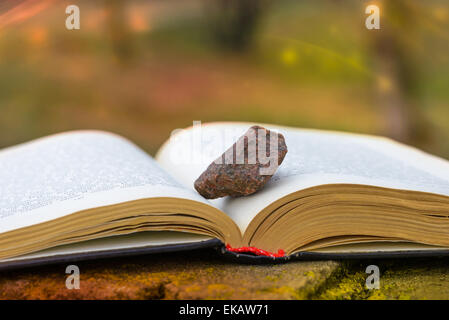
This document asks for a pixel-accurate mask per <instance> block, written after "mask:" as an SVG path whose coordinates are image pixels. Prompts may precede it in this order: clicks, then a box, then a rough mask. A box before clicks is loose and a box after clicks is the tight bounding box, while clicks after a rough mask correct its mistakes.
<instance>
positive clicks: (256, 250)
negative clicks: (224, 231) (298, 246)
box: [226, 244, 285, 258]
mask: <svg viewBox="0 0 449 320" xmlns="http://www.w3.org/2000/svg"><path fill="white" fill-rule="evenodd" d="M226 250H228V251H231V252H235V253H253V254H255V255H257V256H265V257H272V258H281V257H285V252H284V250H282V249H279V250H278V252H277V253H275V252H269V251H266V250H262V249H259V248H256V247H240V248H232V247H231V246H230V245H229V244H227V245H226Z"/></svg>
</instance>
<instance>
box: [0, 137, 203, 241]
mask: <svg viewBox="0 0 449 320" xmlns="http://www.w3.org/2000/svg"><path fill="white" fill-rule="evenodd" d="M0 172H1V179H0V194H1V197H0V233H3V232H7V231H11V230H15V229H18V228H23V227H27V226H31V225H35V224H38V223H41V222H46V221H49V220H52V219H56V218H60V217H62V216H65V215H68V214H71V213H74V212H78V211H81V210H86V209H91V208H96V207H101V206H106V205H111V204H117V203H121V202H126V201H132V200H138V199H144V198H152V197H174V198H183V199H190V200H195V201H199V202H203V203H207V201H206V200H204V199H203V198H202V197H200V196H199V195H197V194H195V193H194V192H193V191H191V190H188V189H186V188H185V187H182V186H181V185H180V184H179V183H177V182H176V181H175V179H174V178H172V177H171V176H170V175H169V174H167V173H166V172H165V171H164V170H163V169H161V168H160V167H159V165H158V164H157V163H156V162H155V161H154V160H153V159H152V158H151V157H150V156H149V155H147V154H146V153H145V152H143V151H142V150H141V149H139V148H138V147H137V146H135V145H134V144H132V143H131V142H129V141H127V140H126V139H124V138H122V137H120V136H116V135H114V134H110V133H106V132H101V131H75V132H68V133H62V134H57V135H53V136H50V137H46V138H42V139H38V140H35V141H32V142H29V143H25V144H22V145H19V146H15V147H11V148H7V149H4V150H2V151H0Z"/></svg>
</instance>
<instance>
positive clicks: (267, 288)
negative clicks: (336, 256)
mask: <svg viewBox="0 0 449 320" xmlns="http://www.w3.org/2000/svg"><path fill="white" fill-rule="evenodd" d="M75 264H76V263H75ZM77 265H78V267H79V268H80V274H81V277H80V280H81V281H80V289H79V290H68V289H67V288H66V286H65V281H66V278H67V276H68V275H67V274H65V268H66V265H55V266H49V267H41V268H34V269H28V270H26V269H24V270H18V271H10V272H1V273H0V299H12V298H14V299H305V298H308V297H309V296H310V295H311V294H313V292H314V291H315V290H317V288H319V287H320V286H322V285H323V284H324V283H325V282H326V279H328V278H329V277H330V276H331V275H332V273H333V272H335V271H336V270H338V268H339V263H337V262H332V261H325V262H292V263H287V264H276V265H247V264H246V265H241V264H236V263H234V262H230V261H228V260H226V259H223V257H222V256H221V254H220V253H218V252H216V251H215V250H196V251H191V252H179V253H167V254H155V255H147V256H141V257H131V258H120V259H108V260H101V261H96V262H80V263H77Z"/></svg>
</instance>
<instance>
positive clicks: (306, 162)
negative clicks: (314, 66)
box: [156, 123, 449, 232]
mask: <svg viewBox="0 0 449 320" xmlns="http://www.w3.org/2000/svg"><path fill="white" fill-rule="evenodd" d="M251 125H253V124H250V123H212V124H205V125H204V124H203V125H202V126H201V127H196V128H190V129H189V130H185V131H183V132H181V133H179V134H177V135H175V136H174V137H173V138H172V139H171V140H170V141H169V142H167V143H166V144H165V145H164V146H163V147H162V148H161V150H160V151H159V153H158V155H157V157H156V158H157V159H158V161H159V162H160V163H161V165H162V166H163V167H164V168H166V170H167V171H168V172H170V173H171V174H172V175H174V176H176V177H177V178H178V180H179V181H181V182H182V183H183V184H184V185H185V186H186V187H190V188H192V189H193V183H194V181H195V179H196V178H198V176H199V175H200V174H201V173H202V172H203V170H205V169H206V168H207V166H208V165H209V164H210V162H212V161H213V160H215V159H216V158H217V157H218V156H220V155H221V154H222V153H223V152H224V150H226V149H227V148H228V147H230V146H231V145H232V144H233V142H235V141H236V140H237V138H238V137H239V136H241V135H242V134H243V133H244V132H245V131H246V130H247V129H248V128H249V127H250V126H251ZM262 126H264V127H266V128H268V129H270V130H276V131H278V132H280V133H282V134H283V135H284V137H285V141H286V144H287V147H288V153H287V155H286V157H285V159H284V161H283V163H282V164H281V166H280V167H279V169H278V171H277V172H276V174H275V175H274V176H273V177H272V178H271V180H270V181H269V182H268V183H267V185H266V186H265V188H264V189H262V190H261V191H259V192H257V193H255V194H253V195H250V196H247V197H242V198H229V197H227V198H225V199H218V200H212V201H210V202H212V203H213V204H214V205H215V206H217V207H219V209H221V210H222V211H224V212H226V213H227V214H228V215H229V216H230V217H231V218H232V219H233V220H234V221H235V222H236V223H237V224H238V226H239V227H240V229H241V231H242V232H244V230H245V229H246V227H247V226H248V224H249V223H250V221H251V220H252V219H253V217H254V216H255V215H256V214H257V213H258V212H259V211H261V210H262V209H263V208H265V207H266V206H267V205H269V204H270V203H272V202H273V201H276V200H278V199H279V198H281V197H283V196H285V195H287V194H289V193H292V192H295V191H298V190H302V189H306V188H309V187H313V186H317V185H323V184H337V183H347V184H364V185H372V186H379V187H386V188H395V189H404V190H415V191H423V192H431V193H437V194H442V195H446V196H449V163H448V161H446V160H443V159H440V158H437V157H434V156H431V155H428V154H426V153H424V152H421V151H419V150H416V149H414V148H411V147H407V146H404V145H402V144H399V143H396V142H393V141H391V140H389V139H386V138H379V137H373V136H367V135H357V134H348V133H339V132H331V131H320V130H308V129H295V128H288V127H278V126H272V125H264V124H262ZM229 135H231V136H232V135H233V137H234V140H232V139H230V138H225V136H229ZM198 137H200V138H201V140H200V141H201V143H198V142H197V138H198ZM189 149H192V150H193V152H191V153H192V154H191V155H190V156H191V157H190V159H189V157H188V155H189ZM182 159H184V160H183V161H184V162H182V163H181V160H182ZM189 161H190V162H189Z"/></svg>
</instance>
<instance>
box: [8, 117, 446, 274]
mask: <svg viewBox="0 0 449 320" xmlns="http://www.w3.org/2000/svg"><path fill="white" fill-rule="evenodd" d="M250 125H252V124H245V123H212V124H207V125H203V126H201V127H194V128H189V129H186V130H182V131H180V132H178V133H177V134H175V135H174V136H173V137H172V138H171V139H170V140H169V141H167V142H166V143H165V144H164V146H162V148H161V149H160V150H159V152H158V155H157V156H156V160H154V159H153V158H151V157H150V156H149V155H147V154H146V153H145V152H143V151H142V150H140V149H139V148H138V147H136V146H135V145H134V144H132V143H131V142H129V141H127V140H125V139H124V138H122V137H119V136H116V135H113V134H110V133H105V132H97V131H78V132H68V133H62V134H58V135H54V136H50V137H47V138H42V139H39V140H36V141H32V142H29V143H26V144H22V145H19V146H16V147H11V148H8V149H4V150H3V151H1V152H0V172H1V175H2V176H1V181H0V191H1V198H0V221H1V223H0V266H3V267H5V268H6V267H15V266H21V265H34V264H41V263H49V262H57V261H70V260H75V259H92V258H100V257H109V256H115V255H127V254H137V253H144V252H160V251H168V250H185V249H192V248H196V247H201V246H217V245H220V243H222V244H226V245H228V246H229V247H232V248H241V247H255V248H259V249H262V250H265V251H267V252H278V251H279V250H283V252H285V255H286V256H287V257H288V256H295V255H297V254H298V253H299V255H300V256H303V257H320V256H323V257H338V256H341V257H346V256H351V255H352V256H360V257H362V256H372V253H375V254H376V255H377V256H388V255H389V254H391V253H395V254H401V253H403V254H406V255H410V254H411V255H413V253H415V255H420V254H435V255H437V254H442V253H447V252H449V251H448V249H447V248H449V162H447V161H446V160H443V159H440V158H437V157H434V156H431V155H428V154H426V153H424V152H421V151H419V150H416V149H413V148H410V147H407V146H404V145H401V144H399V143H396V142H393V141H391V140H388V139H385V138H379V137H372V136H365V135H355V134H347V133H337V132H327V131H318V130H307V129H295V128H287V127H277V126H271V125H263V126H265V127H267V128H268V129H270V130H277V131H279V132H281V133H282V134H283V135H284V136H285V139H286V143H287V145H288V149H289V152H288V153H287V156H286V157H285V159H284V162H283V163H282V165H281V166H280V168H279V169H278V171H277V172H276V174H275V176H273V178H272V179H271V180H270V182H269V183H268V184H267V185H266V186H265V188H264V189H263V190H262V191H260V192H258V193H256V194H253V195H251V196H247V197H241V198H223V199H218V200H212V201H208V200H206V199H203V198H202V197H201V196H200V195H198V194H197V193H196V192H195V190H194V189H193V182H194V181H195V179H196V178H197V177H198V176H199V175H200V174H201V172H202V171H203V170H204V169H205V168H206V167H207V165H208V164H209V163H210V162H211V161H213V160H214V159H216V158H217V157H218V156H219V155H220V154H221V153H222V152H223V151H224V150H226V149H227V148H228V147H229V146H230V145H232V143H233V142H234V141H233V139H234V140H236V138H237V137H239V136H240V135H241V134H243V133H244V132H245V131H246V130H247V129H248V127H249V126H250ZM217 239H218V240H217ZM303 253H306V254H305V255H304V254H303ZM370 254H371V255H370Z"/></svg>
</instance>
